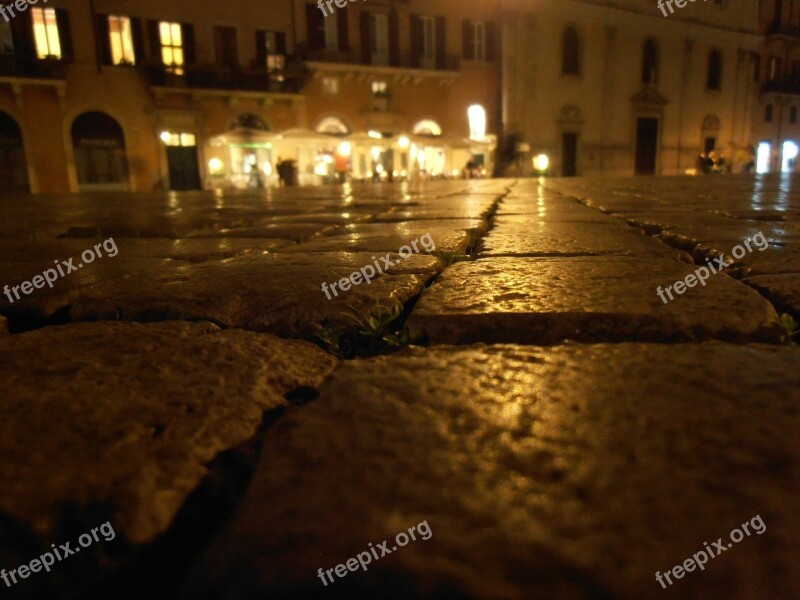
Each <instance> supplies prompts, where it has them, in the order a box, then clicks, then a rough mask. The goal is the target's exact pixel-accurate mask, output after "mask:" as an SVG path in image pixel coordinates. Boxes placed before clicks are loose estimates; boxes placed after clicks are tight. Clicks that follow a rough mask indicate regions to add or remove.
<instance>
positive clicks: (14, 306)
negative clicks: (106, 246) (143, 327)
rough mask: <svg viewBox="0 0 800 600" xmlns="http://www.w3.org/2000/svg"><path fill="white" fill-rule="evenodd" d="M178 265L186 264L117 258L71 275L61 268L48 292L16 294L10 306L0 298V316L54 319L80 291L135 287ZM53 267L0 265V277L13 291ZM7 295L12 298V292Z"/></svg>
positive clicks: (43, 264)
mask: <svg viewBox="0 0 800 600" xmlns="http://www.w3.org/2000/svg"><path fill="white" fill-rule="evenodd" d="M67 260H68V259H67ZM80 264H81V263H80V262H78V257H77V256H76V257H75V260H73V266H75V267H79V265H80ZM180 265H187V263H184V262H180V261H175V260H171V259H163V258H153V257H140V256H126V255H122V254H118V255H117V256H115V257H113V258H111V257H104V258H102V259H97V260H95V261H94V262H93V263H91V264H89V265H84V266H83V267H79V270H77V271H73V272H71V273H69V272H68V269H67V268H66V267H63V268H62V270H63V271H64V273H65V276H64V277H59V279H58V280H57V281H56V282H55V283H54V284H53V288H52V289H50V288H49V287H48V286H47V285H45V286H44V287H43V288H41V289H34V290H33V291H32V293H31V294H30V295H28V296H25V295H23V294H22V293H21V292H20V296H21V299H20V300H16V299H15V300H14V302H13V303H12V302H9V301H8V298H7V297H6V296H5V295H3V296H2V297H0V312H2V313H3V314H4V315H6V316H7V317H8V318H10V319H12V320H17V319H18V320H20V321H30V320H33V321H39V322H41V321H47V320H48V319H52V318H54V315H56V314H57V313H59V312H60V311H64V310H65V309H66V308H67V307H68V306H69V304H70V302H71V298H72V297H74V295H76V294H80V293H81V290H85V289H87V288H91V287H92V286H95V285H99V284H102V285H104V286H107V287H109V288H114V287H116V286H118V285H120V286H124V285H125V282H128V285H131V284H132V285H136V283H135V282H137V281H139V279H140V278H144V279H146V278H156V277H164V276H167V275H168V274H170V273H174V272H175V271H176V269H177V268H178V266H180ZM53 266H54V263H53V261H52V260H43V261H33V262H15V263H0V273H2V274H3V276H4V278H5V281H7V282H8V285H9V286H12V287H13V286H15V285H20V284H21V283H22V282H23V281H31V280H32V278H33V277H35V276H37V275H41V274H42V272H44V271H45V270H46V269H49V268H52V267H53ZM131 282H133V283H131ZM11 293H12V298H14V296H13V290H12V291H11Z"/></svg>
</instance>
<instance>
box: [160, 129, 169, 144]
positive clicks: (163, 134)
mask: <svg viewBox="0 0 800 600" xmlns="http://www.w3.org/2000/svg"><path fill="white" fill-rule="evenodd" d="M159 137H160V138H161V141H162V142H164V143H165V144H169V141H170V140H171V139H172V134H171V133H170V132H169V131H162V132H161V135H160V136H159Z"/></svg>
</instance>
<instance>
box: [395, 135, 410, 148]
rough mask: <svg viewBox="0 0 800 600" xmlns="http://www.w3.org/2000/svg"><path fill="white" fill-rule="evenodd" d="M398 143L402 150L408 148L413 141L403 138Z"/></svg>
mask: <svg viewBox="0 0 800 600" xmlns="http://www.w3.org/2000/svg"><path fill="white" fill-rule="evenodd" d="M397 143H398V145H399V146H400V147H401V148H408V146H409V144H410V143H411V141H410V140H409V139H408V138H407V137H406V136H403V137H401V138H400V139H399V140H397Z"/></svg>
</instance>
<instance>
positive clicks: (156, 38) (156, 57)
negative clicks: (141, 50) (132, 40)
mask: <svg viewBox="0 0 800 600" xmlns="http://www.w3.org/2000/svg"><path fill="white" fill-rule="evenodd" d="M147 38H148V41H149V42H150V60H151V61H152V62H153V64H154V65H163V64H164V57H163V55H162V54H161V34H160V33H159V29H158V21H147Z"/></svg>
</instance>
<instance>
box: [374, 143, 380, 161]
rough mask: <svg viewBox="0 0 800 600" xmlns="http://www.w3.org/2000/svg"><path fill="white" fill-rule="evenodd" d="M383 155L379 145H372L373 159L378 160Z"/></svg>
mask: <svg viewBox="0 0 800 600" xmlns="http://www.w3.org/2000/svg"><path fill="white" fill-rule="evenodd" d="M380 157H381V149H380V148H379V147H378V146H373V147H372V160H378V159H379V158H380Z"/></svg>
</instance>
